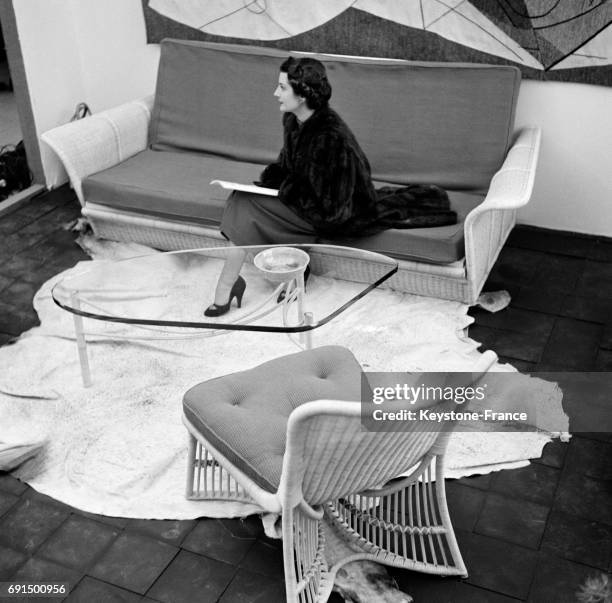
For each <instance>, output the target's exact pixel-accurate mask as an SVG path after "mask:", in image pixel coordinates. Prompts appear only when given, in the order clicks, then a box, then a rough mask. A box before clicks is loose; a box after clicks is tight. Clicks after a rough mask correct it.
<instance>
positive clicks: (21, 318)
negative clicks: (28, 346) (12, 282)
mask: <svg viewBox="0 0 612 603" xmlns="http://www.w3.org/2000/svg"><path fill="white" fill-rule="evenodd" d="M0 298H1V299H0V333H5V334H7V335H11V336H12V337H17V336H18V335H20V334H21V333H23V332H24V331H27V330H28V329H31V328H32V327H34V326H36V325H38V324H39V320H38V316H37V314H36V312H35V311H34V308H33V307H32V304H31V300H30V301H29V303H27V304H20V305H17V306H14V305H10V304H8V303H4V301H2V300H3V299H4V296H3V295H2V296H0Z"/></svg>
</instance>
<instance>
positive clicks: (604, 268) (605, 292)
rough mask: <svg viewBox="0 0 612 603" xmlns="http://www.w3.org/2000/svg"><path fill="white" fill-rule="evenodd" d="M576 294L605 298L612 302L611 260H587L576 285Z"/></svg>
mask: <svg viewBox="0 0 612 603" xmlns="http://www.w3.org/2000/svg"><path fill="white" fill-rule="evenodd" d="M576 295H580V296H581V297H594V298H600V299H607V300H610V301H611V302H612V262H593V261H590V260H587V261H586V262H585V263H584V271H583V273H582V276H581V277H580V280H579V281H578V284H577V286H576Z"/></svg>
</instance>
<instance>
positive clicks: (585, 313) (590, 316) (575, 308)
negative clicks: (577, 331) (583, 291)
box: [558, 295, 610, 323]
mask: <svg viewBox="0 0 612 603" xmlns="http://www.w3.org/2000/svg"><path fill="white" fill-rule="evenodd" d="M558 313H559V314H560V315H561V316H567V317H568V318H576V319H578V320H586V321H589V322H598V323H605V322H606V321H607V320H609V318H610V300H608V299H600V298H597V297H593V296H589V297H581V296H579V295H566V296H564V297H563V298H562V303H561V308H560V309H559V312H558Z"/></svg>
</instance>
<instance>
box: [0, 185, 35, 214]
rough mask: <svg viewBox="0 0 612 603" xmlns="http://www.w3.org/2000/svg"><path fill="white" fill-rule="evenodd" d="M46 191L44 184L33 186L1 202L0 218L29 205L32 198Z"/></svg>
mask: <svg viewBox="0 0 612 603" xmlns="http://www.w3.org/2000/svg"><path fill="white" fill-rule="evenodd" d="M45 190H46V188H45V187H44V186H43V185H42V184H33V185H32V186H29V187H28V188H24V189H23V190H22V191H19V192H18V193H15V194H14V195H11V196H10V197H9V198H8V199H5V200H4V201H0V217H2V216H3V215H5V214H9V213H11V212H12V211H15V210H16V209H18V208H19V207H21V206H22V205H24V204H25V203H27V202H28V201H29V200H30V199H31V198H32V197H35V196H36V195H39V194H40V193H42V192H44V191H45Z"/></svg>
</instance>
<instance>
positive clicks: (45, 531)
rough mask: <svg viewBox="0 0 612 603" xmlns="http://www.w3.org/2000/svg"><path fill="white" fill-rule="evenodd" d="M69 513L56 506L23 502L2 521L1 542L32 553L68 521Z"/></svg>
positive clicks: (29, 501) (0, 524)
mask: <svg viewBox="0 0 612 603" xmlns="http://www.w3.org/2000/svg"><path fill="white" fill-rule="evenodd" d="M68 515H69V512H68V511H67V510H65V509H62V508H61V507H57V506H55V505H46V504H43V503H40V502H37V501H31V500H23V501H22V502H21V503H20V504H18V505H16V506H14V507H13V508H12V509H11V510H10V511H9V512H8V513H7V514H6V515H4V516H3V517H2V521H0V542H2V543H3V544H5V545H6V546H8V547H10V548H13V549H16V550H19V551H23V552H26V553H32V552H33V551H35V550H36V549H37V548H38V547H39V546H40V545H41V544H42V543H43V542H44V541H45V540H46V539H47V538H48V537H49V536H50V535H51V534H52V533H53V532H55V530H57V528H59V526H60V525H61V524H62V523H63V522H64V521H65V520H66V518H67V517H68Z"/></svg>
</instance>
